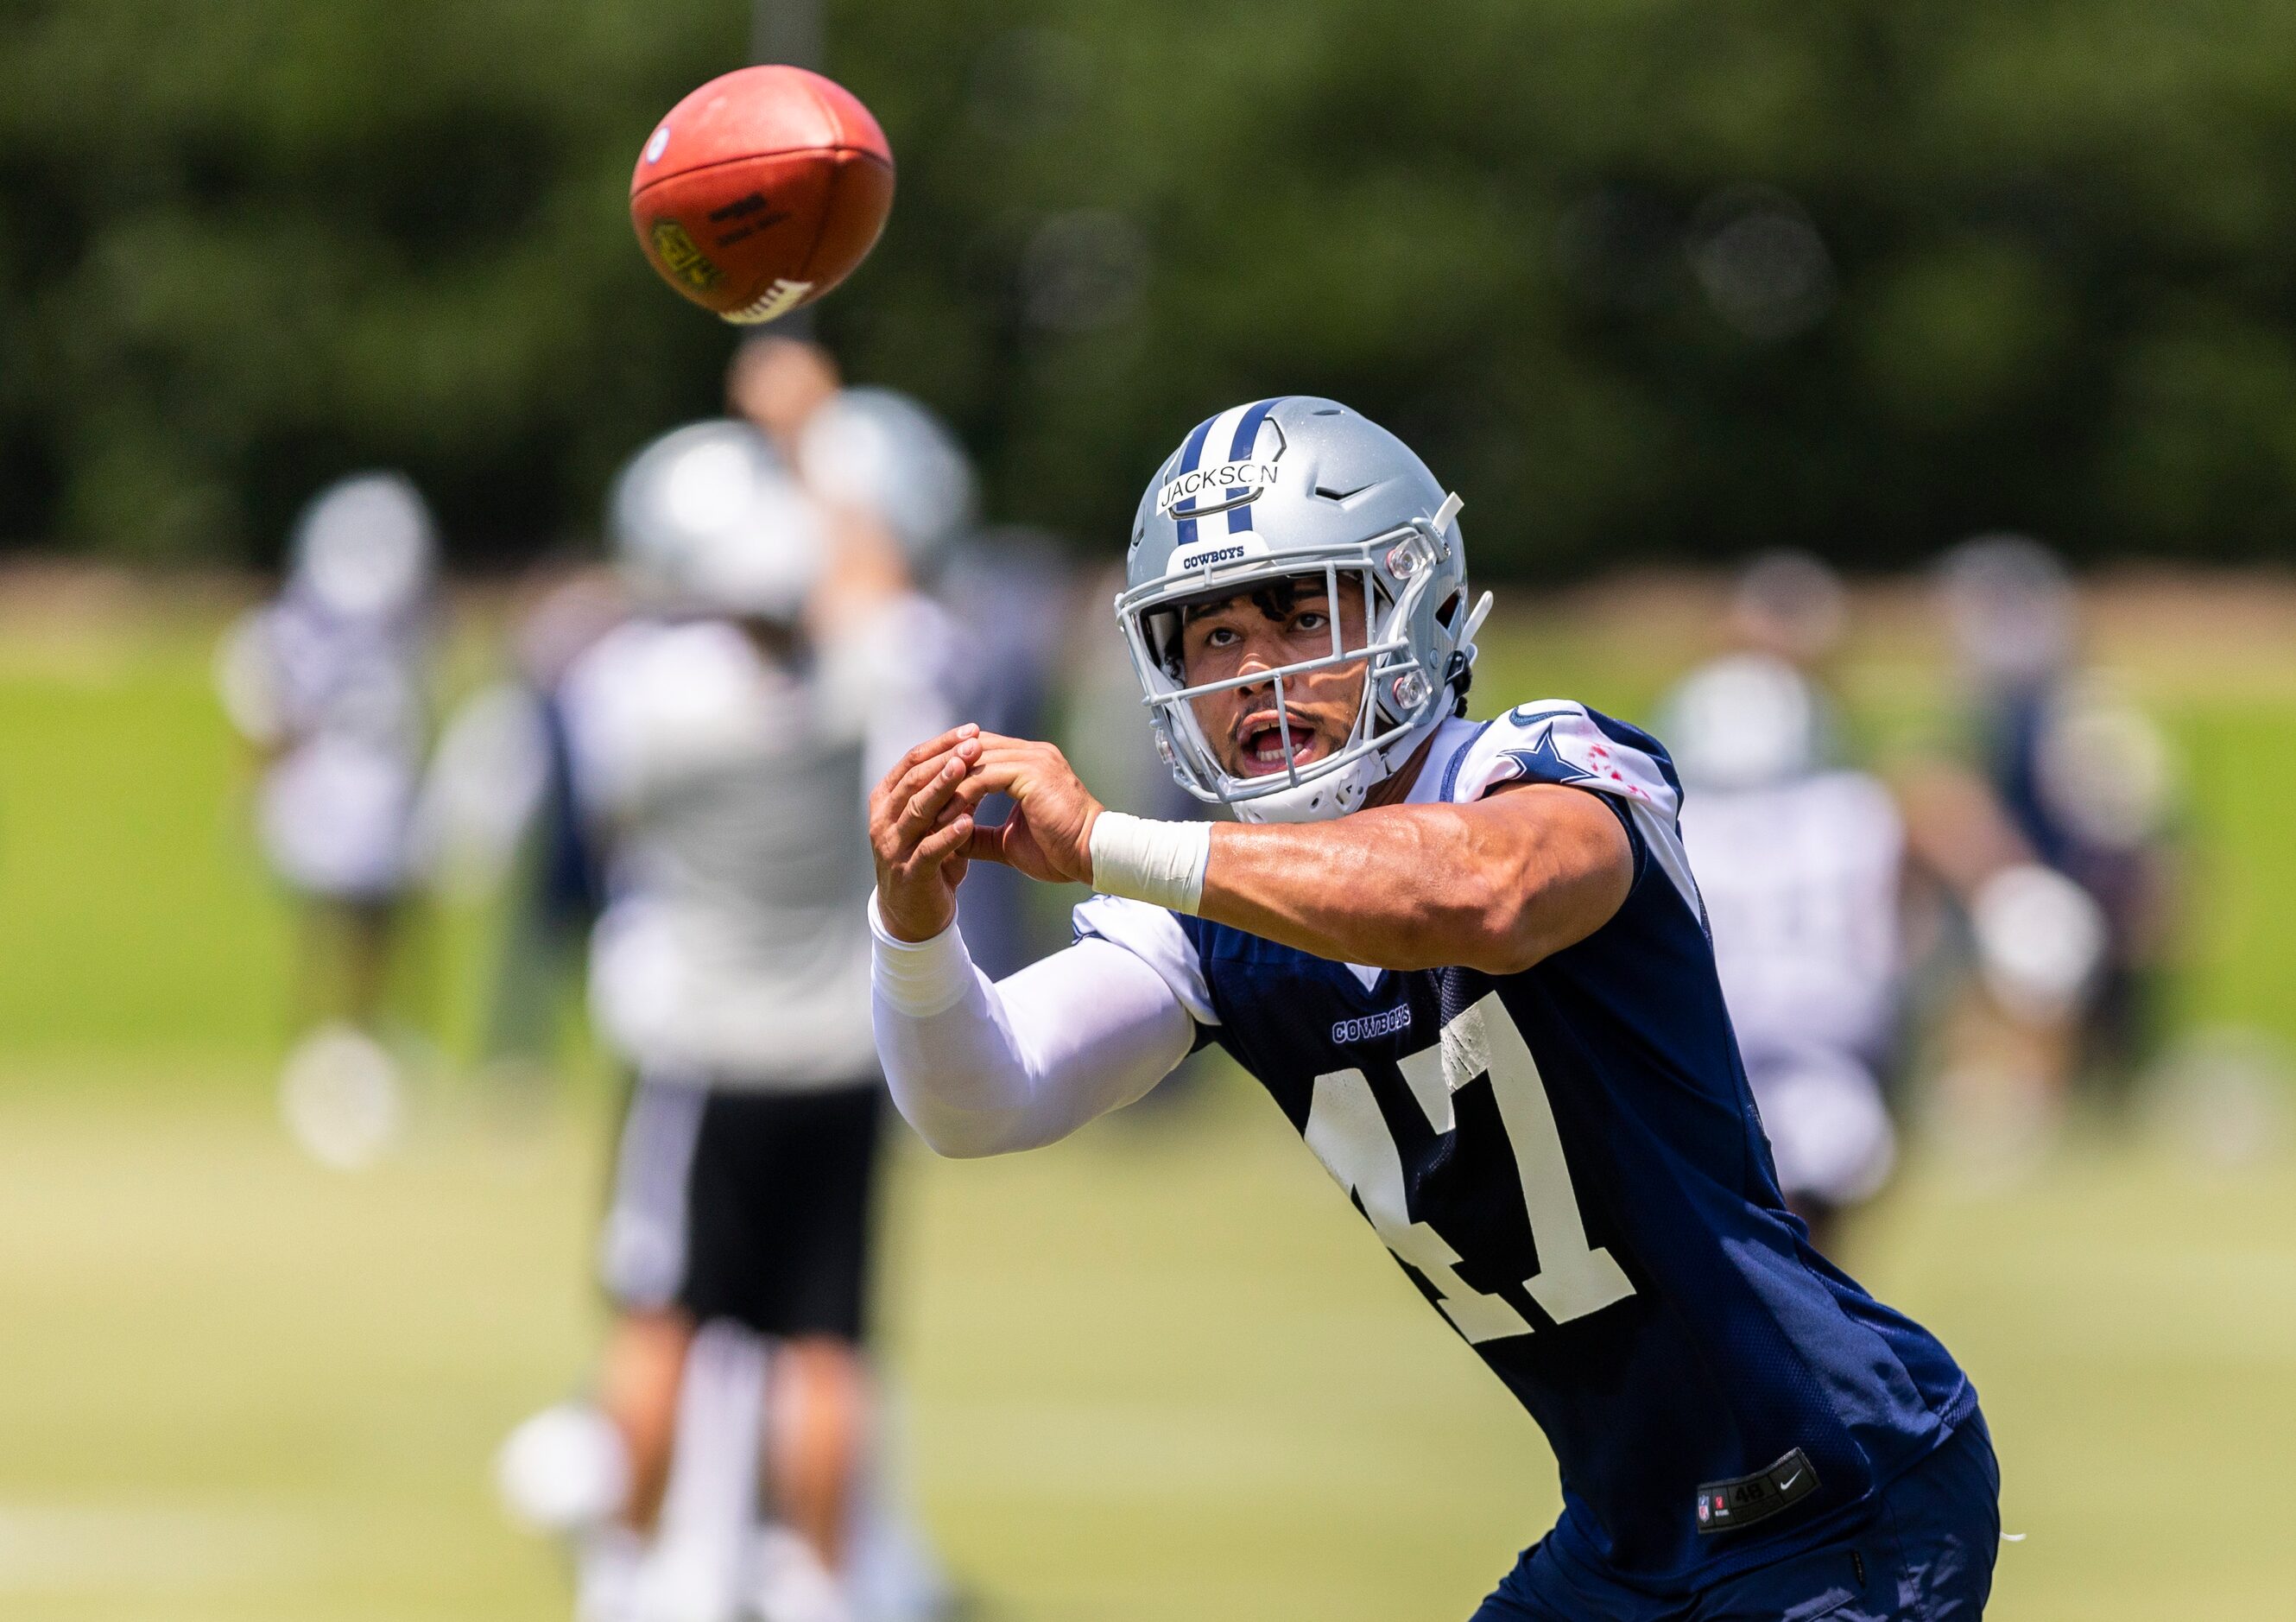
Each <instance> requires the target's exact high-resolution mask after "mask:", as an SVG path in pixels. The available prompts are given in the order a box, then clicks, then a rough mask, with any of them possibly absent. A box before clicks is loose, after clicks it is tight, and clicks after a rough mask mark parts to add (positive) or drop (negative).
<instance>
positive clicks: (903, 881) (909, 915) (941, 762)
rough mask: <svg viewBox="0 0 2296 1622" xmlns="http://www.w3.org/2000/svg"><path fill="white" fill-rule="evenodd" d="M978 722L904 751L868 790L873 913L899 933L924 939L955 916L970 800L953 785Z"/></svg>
mask: <svg viewBox="0 0 2296 1622" xmlns="http://www.w3.org/2000/svg"><path fill="white" fill-rule="evenodd" d="M980 753H981V740H980V728H978V727H976V726H973V725H972V723H970V722H967V723H966V724H965V725H964V726H962V727H958V728H956V729H954V730H953V731H948V732H944V733H942V734H941V735H940V736H939V737H936V738H933V739H931V740H930V741H929V742H926V743H922V744H919V745H917V746H916V747H915V748H914V749H912V750H910V751H909V752H908V753H906V754H905V755H903V756H902V757H901V758H900V761H899V762H898V763H897V764H896V765H895V766H894V767H893V769H892V770H890V771H889V772H887V773H886V774H885V778H884V781H882V782H881V783H879V784H878V785H877V786H876V787H875V789H873V791H871V793H870V795H869V846H870V849H871V851H872V852H873V853H874V855H875V857H876V861H877V913H878V916H879V917H880V918H883V919H884V921H885V928H886V929H887V930H888V931H889V932H890V934H891V935H893V936H894V937H895V938H896V939H897V940H903V941H929V940H931V939H932V937H933V936H935V935H939V933H940V932H941V931H942V930H944V929H946V928H947V927H948V926H949V925H950V923H951V922H952V921H954V920H955V917H956V886H957V885H960V884H962V883H963V882H964V867H965V857H966V849H965V847H966V843H967V841H969V840H970V839H971V838H972V834H973V826H972V807H973V806H975V805H978V804H979V803H980V801H979V800H978V799H977V798H976V799H973V800H972V801H969V802H968V801H963V800H960V799H959V798H958V795H957V789H958V786H959V785H960V784H962V783H963V782H964V780H965V777H966V774H967V773H968V772H970V771H971V770H972V764H973V762H975V761H977V760H979V759H980Z"/></svg>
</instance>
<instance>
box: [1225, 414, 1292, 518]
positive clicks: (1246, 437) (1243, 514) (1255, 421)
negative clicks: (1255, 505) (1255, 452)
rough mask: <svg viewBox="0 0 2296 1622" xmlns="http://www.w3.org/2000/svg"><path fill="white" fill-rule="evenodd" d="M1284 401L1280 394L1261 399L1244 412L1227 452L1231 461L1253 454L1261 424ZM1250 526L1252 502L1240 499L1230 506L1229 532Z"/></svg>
mask: <svg viewBox="0 0 2296 1622" xmlns="http://www.w3.org/2000/svg"><path fill="white" fill-rule="evenodd" d="M1282 404H1283V397H1282V396H1280V395H1279V396H1278V397H1277V398H1275V399H1264V400H1261V401H1260V402H1259V404H1258V405H1256V406H1254V407H1252V408H1251V410H1249V411H1247V412H1245V413H1244V414H1243V420H1242V422H1240V423H1238V424H1236V425H1235V444H1234V447H1233V448H1232V449H1230V450H1229V451H1228V453H1227V459H1228V460H1229V461H1231V462H1241V461H1242V460H1243V459H1244V458H1245V457H1249V456H1250V455H1251V448H1252V447H1253V446H1254V445H1256V444H1258V443H1259V425H1260V424H1262V423H1264V422H1266V421H1267V414H1268V413H1269V412H1271V411H1273V410H1275V408H1276V407H1277V406H1279V405H1282ZM1250 528H1251V502H1249V501H1240V502H1238V503H1236V505H1235V506H1232V507H1230V508H1228V510H1227V532H1228V533H1229V534H1231V535H1234V534H1235V533H1236V532H1237V531H1242V530H1249V529H1250Z"/></svg>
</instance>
